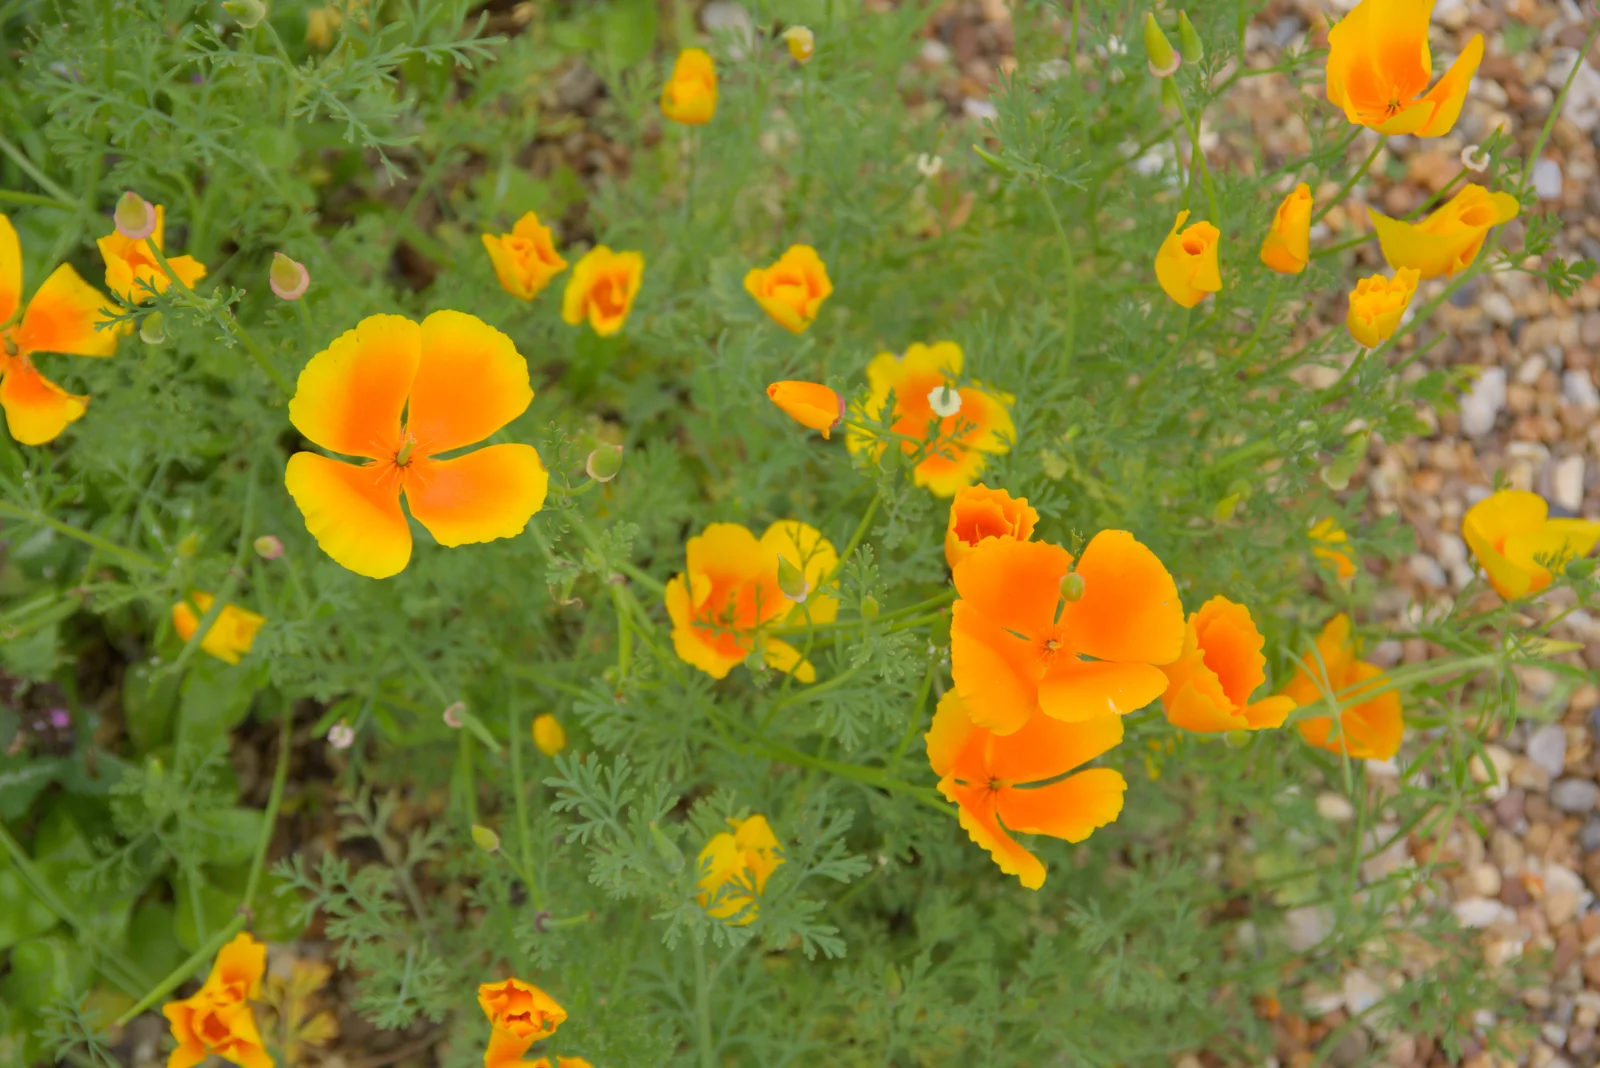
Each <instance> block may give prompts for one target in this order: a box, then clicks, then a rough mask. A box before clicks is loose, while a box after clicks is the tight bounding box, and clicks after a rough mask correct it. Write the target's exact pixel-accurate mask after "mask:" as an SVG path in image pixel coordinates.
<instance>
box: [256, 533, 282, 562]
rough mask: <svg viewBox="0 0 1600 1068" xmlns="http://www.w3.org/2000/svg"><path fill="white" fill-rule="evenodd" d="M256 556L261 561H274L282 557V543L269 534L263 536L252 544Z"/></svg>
mask: <svg viewBox="0 0 1600 1068" xmlns="http://www.w3.org/2000/svg"><path fill="white" fill-rule="evenodd" d="M253 544H254V545H255V550H256V555H257V556H259V557H261V559H263V560H276V559H277V558H278V557H280V556H282V555H283V542H281V541H279V540H278V539H277V538H275V537H273V536H272V535H271V534H263V535H261V537H259V538H257V539H256V540H255V542H254V543H253Z"/></svg>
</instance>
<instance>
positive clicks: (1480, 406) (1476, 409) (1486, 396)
mask: <svg viewBox="0 0 1600 1068" xmlns="http://www.w3.org/2000/svg"><path fill="white" fill-rule="evenodd" d="M1505 406H1506V369H1505V368H1504V367H1490V368H1487V369H1486V370H1485V371H1484V372H1483V373H1482V374H1481V375H1479V376H1478V378H1477V381H1475V382H1473V383H1472V388H1471V389H1470V390H1468V391H1467V392H1466V393H1464V394H1462V396H1461V432H1462V433H1463V434H1465V435H1467V437H1469V438H1481V437H1483V436H1484V435H1485V434H1487V433H1489V431H1491V430H1493V429H1494V421H1495V418H1496V417H1497V416H1499V414H1500V411H1501V409H1503V408H1504V407H1505Z"/></svg>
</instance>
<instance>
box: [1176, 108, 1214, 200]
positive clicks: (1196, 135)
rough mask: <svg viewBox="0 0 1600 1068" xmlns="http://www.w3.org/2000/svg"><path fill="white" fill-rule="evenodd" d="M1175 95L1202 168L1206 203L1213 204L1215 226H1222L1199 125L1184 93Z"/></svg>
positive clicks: (1194, 153)
mask: <svg viewBox="0 0 1600 1068" xmlns="http://www.w3.org/2000/svg"><path fill="white" fill-rule="evenodd" d="M1175 96H1176V99H1177V101H1178V117H1179V118H1181V119H1182V120H1183V125H1184V128H1185V129H1186V130H1188V131H1189V151H1190V153H1191V155H1192V156H1193V158H1194V163H1195V166H1197V167H1199V169H1200V181H1201V183H1202V184H1203V185H1204V186H1205V190H1206V203H1207V204H1209V205H1210V206H1211V223H1212V225H1214V226H1221V225H1222V209H1221V208H1219V207H1218V206H1217V190H1216V187H1215V186H1214V185H1212V184H1211V166H1210V165H1209V164H1208V163H1206V154H1205V153H1204V152H1202V151H1201V150H1200V129H1199V126H1198V124H1197V123H1195V122H1191V121H1190V119H1189V109H1188V108H1186V107H1184V105H1183V94H1182V93H1177V94H1175ZM1202 114H1204V113H1202ZM1198 117H1199V116H1197V118H1198Z"/></svg>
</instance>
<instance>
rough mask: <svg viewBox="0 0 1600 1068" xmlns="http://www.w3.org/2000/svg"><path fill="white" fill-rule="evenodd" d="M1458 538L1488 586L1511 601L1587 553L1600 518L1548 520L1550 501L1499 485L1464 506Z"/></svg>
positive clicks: (1598, 535)
mask: <svg viewBox="0 0 1600 1068" xmlns="http://www.w3.org/2000/svg"><path fill="white" fill-rule="evenodd" d="M1461 537H1462V538H1463V539H1464V540H1465V541H1466V543H1467V545H1468V547H1470V548H1471V549H1472V555H1473V556H1475V557H1477V560H1478V564H1479V565H1480V566H1481V567H1482V568H1483V570H1484V573H1485V574H1487V575H1488V576H1489V585H1491V586H1493V587H1494V588H1495V591H1496V592H1497V593H1499V594H1500V596H1502V597H1504V598H1506V599H1507V600H1512V599H1514V598H1517V597H1524V596H1526V595H1528V594H1530V593H1538V592H1539V591H1540V590H1542V589H1544V588H1545V587H1546V586H1548V585H1550V583H1551V582H1552V581H1553V580H1554V576H1553V575H1552V574H1551V567H1556V569H1557V570H1560V569H1561V568H1562V567H1564V566H1565V563H1566V562H1567V561H1570V560H1575V559H1577V558H1578V557H1580V556H1587V555H1588V553H1589V551H1590V550H1591V549H1593V548H1594V546H1595V543H1596V542H1597V541H1600V522H1596V521H1595V520H1593V519H1551V518H1550V506H1549V505H1547V504H1546V503H1545V501H1544V498H1543V497H1541V496H1539V495H1538V494H1537V493H1528V492H1525V491H1523V490H1501V491H1500V492H1499V493H1494V494H1490V495H1489V496H1488V497H1485V498H1484V499H1483V500H1481V501H1479V502H1478V503H1477V504H1475V505H1473V506H1472V507H1471V508H1468V509H1467V514H1466V515H1465V516H1464V517H1462V520H1461ZM1546 565H1550V566H1546Z"/></svg>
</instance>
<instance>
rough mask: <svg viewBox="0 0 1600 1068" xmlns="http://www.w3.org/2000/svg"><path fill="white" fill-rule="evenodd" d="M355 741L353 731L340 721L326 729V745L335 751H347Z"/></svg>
mask: <svg viewBox="0 0 1600 1068" xmlns="http://www.w3.org/2000/svg"><path fill="white" fill-rule="evenodd" d="M355 741H356V732H355V729H354V728H352V727H351V726H350V724H348V723H346V722H345V721H344V720H342V719H341V720H340V721H339V722H338V723H335V724H334V725H333V726H331V727H329V728H328V744H329V745H331V746H333V747H334V748H335V749H349V748H350V747H351V746H352V745H354V744H355Z"/></svg>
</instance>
